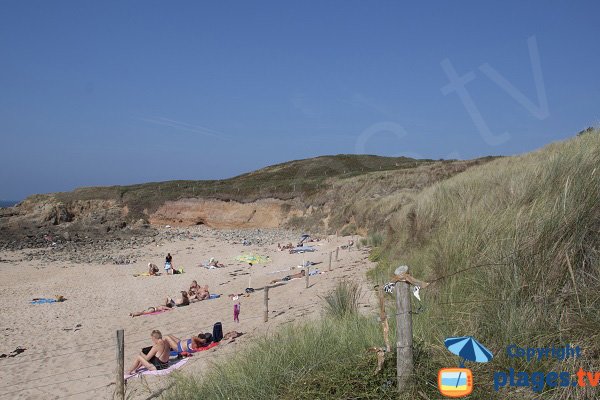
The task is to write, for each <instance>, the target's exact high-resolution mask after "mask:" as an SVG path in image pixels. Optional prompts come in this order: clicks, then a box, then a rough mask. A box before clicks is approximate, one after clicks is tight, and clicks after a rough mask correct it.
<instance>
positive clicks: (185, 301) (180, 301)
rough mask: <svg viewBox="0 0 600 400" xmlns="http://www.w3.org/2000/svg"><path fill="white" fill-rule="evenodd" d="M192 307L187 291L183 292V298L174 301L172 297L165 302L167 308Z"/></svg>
mask: <svg viewBox="0 0 600 400" xmlns="http://www.w3.org/2000/svg"><path fill="white" fill-rule="evenodd" d="M189 305H190V298H189V296H188V293H187V292H186V291H185V290H182V291H181V297H180V298H179V299H177V300H174V299H172V298H170V297H167V298H166V300H165V306H167V307H171V308H172V307H184V306H189Z"/></svg>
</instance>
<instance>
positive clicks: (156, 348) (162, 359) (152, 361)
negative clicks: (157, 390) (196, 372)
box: [127, 330, 171, 375]
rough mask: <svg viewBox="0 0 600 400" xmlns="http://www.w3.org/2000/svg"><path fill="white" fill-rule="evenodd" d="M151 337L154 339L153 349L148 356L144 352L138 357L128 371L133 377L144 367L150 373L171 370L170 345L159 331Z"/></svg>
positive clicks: (154, 331)
mask: <svg viewBox="0 0 600 400" xmlns="http://www.w3.org/2000/svg"><path fill="white" fill-rule="evenodd" d="M150 337H151V338H152V348H151V349H150V351H149V352H148V354H144V353H143V352H142V353H140V354H139V355H137V356H136V358H135V361H134V362H133V364H132V365H131V368H130V369H129V371H127V374H128V375H132V374H133V373H135V372H136V371H137V370H138V369H140V368H142V367H145V368H146V369H148V370H150V371H156V370H161V369H167V368H169V356H170V351H171V349H170V348H169V343H168V342H167V341H166V340H165V339H163V337H162V334H161V333H160V331H158V330H153V331H152V334H151V335H150Z"/></svg>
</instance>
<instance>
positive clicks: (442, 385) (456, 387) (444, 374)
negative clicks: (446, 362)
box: [438, 368, 473, 397]
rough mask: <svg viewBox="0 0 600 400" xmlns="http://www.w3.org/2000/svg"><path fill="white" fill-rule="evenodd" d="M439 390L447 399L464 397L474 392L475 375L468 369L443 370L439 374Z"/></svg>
mask: <svg viewBox="0 0 600 400" xmlns="http://www.w3.org/2000/svg"><path fill="white" fill-rule="evenodd" d="M438 388H439V389H440V393H441V394H443V395H444V396H446V397H463V396H467V395H469V394H471V392H472V391H473V373H472V372H471V370H470V369H468V368H442V369H440V371H439V372H438Z"/></svg>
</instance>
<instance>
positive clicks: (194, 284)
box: [188, 280, 200, 296]
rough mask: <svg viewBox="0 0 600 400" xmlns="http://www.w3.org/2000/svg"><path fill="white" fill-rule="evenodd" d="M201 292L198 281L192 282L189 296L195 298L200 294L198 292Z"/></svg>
mask: <svg viewBox="0 0 600 400" xmlns="http://www.w3.org/2000/svg"><path fill="white" fill-rule="evenodd" d="M199 290H200V285H198V282H197V281H195V280H194V281H192V284H191V285H190V290H188V294H189V295H190V296H194V295H195V294H196V293H198V291H199Z"/></svg>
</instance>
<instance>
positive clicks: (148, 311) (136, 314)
mask: <svg viewBox="0 0 600 400" xmlns="http://www.w3.org/2000/svg"><path fill="white" fill-rule="evenodd" d="M170 309H171V307H167V306H156V307H148V308H147V309H146V310H144V311H134V312H132V313H129V316H130V317H139V316H140V315H148V314H153V313H155V312H157V311H168V310H170Z"/></svg>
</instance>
